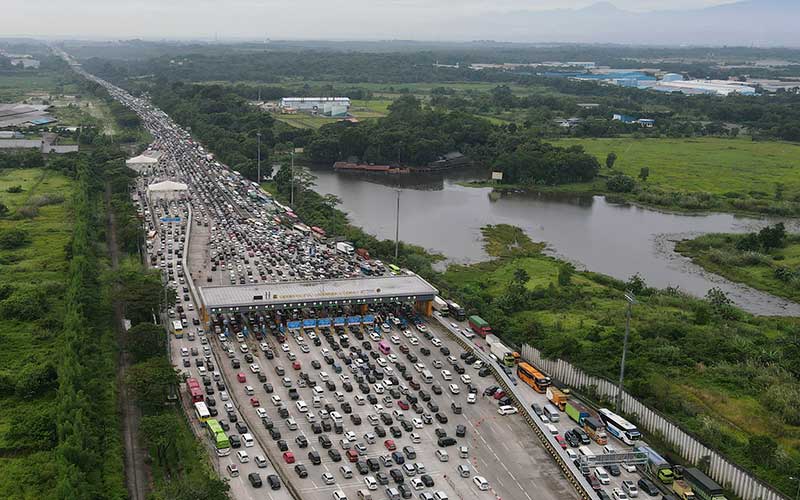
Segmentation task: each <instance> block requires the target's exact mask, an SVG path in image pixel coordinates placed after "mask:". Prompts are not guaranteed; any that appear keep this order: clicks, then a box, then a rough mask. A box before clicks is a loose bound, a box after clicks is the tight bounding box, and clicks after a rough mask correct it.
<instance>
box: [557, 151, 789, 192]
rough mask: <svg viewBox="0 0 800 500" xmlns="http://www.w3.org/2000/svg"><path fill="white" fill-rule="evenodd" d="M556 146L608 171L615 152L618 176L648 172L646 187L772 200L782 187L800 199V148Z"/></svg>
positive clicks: (634, 175) (615, 166)
mask: <svg viewBox="0 0 800 500" xmlns="http://www.w3.org/2000/svg"><path fill="white" fill-rule="evenodd" d="M554 144H556V145H559V146H572V145H575V144H580V145H582V146H583V147H584V148H585V149H586V151H587V152H589V153H591V154H593V155H595V156H597V158H598V160H600V164H601V165H603V170H605V159H606V155H608V153H610V152H612V151H613V152H615V153H616V154H617V161H616V164H615V165H614V168H615V169H616V170H621V171H622V172H624V173H626V174H628V175H631V176H633V177H636V176H638V175H639V170H640V169H641V168H642V167H649V168H650V177H649V178H648V179H647V184H648V185H651V186H656V187H660V188H662V189H664V190H665V191H687V192H691V191H704V192H707V193H712V194H718V195H724V194H726V193H740V194H747V193H750V192H754V191H755V192H760V193H766V194H767V195H770V196H771V195H772V194H773V193H774V192H775V185H776V184H777V183H781V184H783V185H784V186H785V187H786V197H787V198H791V197H792V196H794V195H800V144H793V143H788V142H772V141H770V142H753V141H752V140H750V139H749V138H739V139H722V138H694V139H668V138H657V139H634V138H615V139H563V140H558V141H554Z"/></svg>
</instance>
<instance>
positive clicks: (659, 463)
mask: <svg viewBox="0 0 800 500" xmlns="http://www.w3.org/2000/svg"><path fill="white" fill-rule="evenodd" d="M633 451H639V452H642V453H644V454H645V455H647V464H645V466H644V467H645V470H646V471H647V472H649V473H650V475H652V476H653V477H657V478H658V480H659V481H661V482H662V483H663V484H672V482H673V481H674V480H675V474H673V473H672V465H671V464H670V463H669V462H667V460H666V459H665V458H664V457H662V456H661V455H659V454H658V453H656V452H655V450H653V449H652V448H650V447H649V446H645V445H643V444H637V445H636V446H634V447H633Z"/></svg>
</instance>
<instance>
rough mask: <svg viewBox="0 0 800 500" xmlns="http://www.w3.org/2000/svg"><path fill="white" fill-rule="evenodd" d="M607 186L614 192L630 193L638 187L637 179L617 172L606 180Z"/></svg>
mask: <svg viewBox="0 0 800 500" xmlns="http://www.w3.org/2000/svg"><path fill="white" fill-rule="evenodd" d="M606 187H607V188H608V190H609V191H612V192H614V193H630V192H631V191H633V188H635V187H636V181H634V180H633V177H631V176H629V175H625V174H617V175H615V176H613V177H611V178H609V179H608V180H607V181H606Z"/></svg>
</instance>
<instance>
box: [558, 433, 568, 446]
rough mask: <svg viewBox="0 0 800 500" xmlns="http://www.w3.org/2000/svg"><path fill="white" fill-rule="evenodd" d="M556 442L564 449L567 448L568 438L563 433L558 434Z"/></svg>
mask: <svg viewBox="0 0 800 500" xmlns="http://www.w3.org/2000/svg"><path fill="white" fill-rule="evenodd" d="M556 442H557V443H558V444H559V446H561V449H562V450H566V449H567V440H566V439H564V437H563V436H562V435H561V434H556Z"/></svg>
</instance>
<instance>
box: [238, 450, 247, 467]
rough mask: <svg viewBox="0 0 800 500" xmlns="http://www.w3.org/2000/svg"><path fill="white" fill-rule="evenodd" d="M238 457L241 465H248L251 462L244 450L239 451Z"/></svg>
mask: <svg viewBox="0 0 800 500" xmlns="http://www.w3.org/2000/svg"><path fill="white" fill-rule="evenodd" d="M236 456H237V457H238V458H239V462H240V463H243V464H246V463H247V462H249V461H250V455H248V454H247V452H246V451H244V450H239V451H237V452H236Z"/></svg>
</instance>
